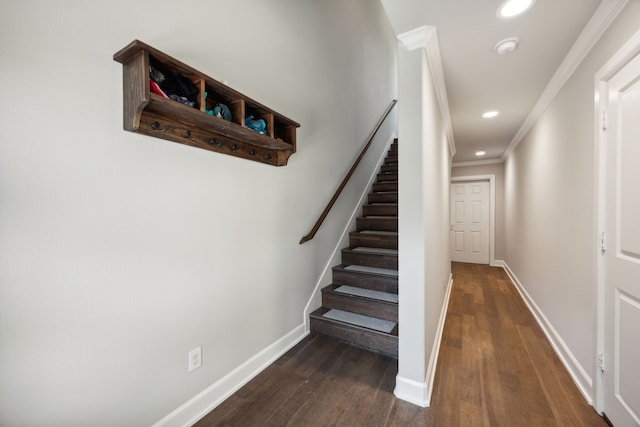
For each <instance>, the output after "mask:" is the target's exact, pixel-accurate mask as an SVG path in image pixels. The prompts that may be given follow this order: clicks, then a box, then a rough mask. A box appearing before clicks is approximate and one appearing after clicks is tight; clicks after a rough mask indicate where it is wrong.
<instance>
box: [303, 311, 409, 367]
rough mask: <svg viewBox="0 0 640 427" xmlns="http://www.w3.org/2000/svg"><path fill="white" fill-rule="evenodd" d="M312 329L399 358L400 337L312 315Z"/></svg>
mask: <svg viewBox="0 0 640 427" xmlns="http://www.w3.org/2000/svg"><path fill="white" fill-rule="evenodd" d="M311 330H312V331H315V332H317V333H320V334H324V335H328V336H330V337H333V338H336V339H339V340H341V341H345V342H347V343H349V344H353V345H355V346H358V347H362V348H365V349H367V350H370V351H374V352H376V353H381V354H384V355H385V356H389V357H393V358H395V359H397V358H398V337H394V336H389V335H384V334H380V333H377V332H375V331H370V330H367V329H365V328H358V327H357V326H351V325H347V324H342V323H337V322H332V321H330V320H325V319H322V318H316V317H311Z"/></svg>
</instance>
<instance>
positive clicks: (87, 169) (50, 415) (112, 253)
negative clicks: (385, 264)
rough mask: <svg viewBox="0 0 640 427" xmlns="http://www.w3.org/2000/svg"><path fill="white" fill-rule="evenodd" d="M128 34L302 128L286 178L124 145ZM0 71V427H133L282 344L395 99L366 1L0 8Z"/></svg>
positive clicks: (155, 146)
mask: <svg viewBox="0 0 640 427" xmlns="http://www.w3.org/2000/svg"><path fill="white" fill-rule="evenodd" d="M136 38H137V39H140V40H142V41H144V42H146V43H148V44H150V45H152V46H154V47H156V48H158V49H160V50H162V51H164V52H165V53H167V54H169V55H171V56H174V57H175V58H177V59H179V60H181V61H183V62H185V63H187V64H189V65H191V66H193V67H194V68H196V69H199V70H200V71H202V72H205V73H206V74H209V75H211V76H212V77H214V78H218V79H220V80H228V82H229V84H230V86H232V87H234V88H235V89H237V90H239V91H241V92H243V93H245V94H246V95H248V96H250V97H252V98H254V99H256V100H258V101H260V102H262V103H264V104H265V105H268V106H270V107H272V108H273V109H275V110H276V111H279V112H281V113H283V114H285V115H287V116H289V117H291V118H292V119H294V120H296V121H298V122H299V123H301V125H302V127H301V128H300V129H299V132H298V152H297V153H296V154H294V155H293V156H292V157H291V158H290V159H289V165H288V166H286V167H284V168H274V167H271V166H267V165H263V164H259V163H255V162H250V161H246V160H242V159H237V158H234V157H230V156H224V155H221V154H216V153H212V152H208V151H204V150H198V149H195V148H191V147H188V146H184V145H180V144H175V143H172V142H168V141H164V140H160V139H155V138H150V137H145V136H141V135H137V134H133V133H128V132H125V131H123V130H122V66H121V65H120V64H118V63H116V62H114V61H113V60H112V55H113V53H115V52H116V51H118V50H119V49H121V48H122V47H124V46H125V45H126V44H128V43H129V42H130V41H131V40H133V39H136ZM0 58H2V66H1V67H0V93H2V98H1V99H2V100H1V101H0V117H2V119H1V120H0V236H1V238H0V378H1V379H2V380H1V381H0V424H2V425H48V426H55V425H61V426H74V425H83V426H86V425H100V424H102V425H112V426H116V425H117V426H128V425H149V424H152V423H154V422H156V421H158V420H160V419H161V418H163V417H164V416H166V415H167V414H169V413H170V412H171V411H173V410H174V409H175V408H177V407H179V406H180V405H182V404H183V403H184V402H186V401H188V400H189V399H190V398H192V397H193V396H195V395H196V394H197V393H199V392H201V391H202V390H204V389H206V388H207V387H208V386H210V385H212V384H214V383H216V382H217V381H218V380H220V379H221V378H223V377H224V376H225V375H226V374H227V373H229V372H230V371H232V370H233V369H234V368H236V367H238V366H240V365H241V364H243V363H244V362H245V361H247V360H248V359H250V358H251V357H253V356H255V355H256V354H258V353H259V352H260V351H261V350H262V349H265V348H266V347H267V346H269V345H270V344H272V343H274V342H276V341H277V340H279V339H280V338H282V337H283V336H285V335H286V334H288V333H290V332H292V331H297V330H300V329H299V328H300V325H301V324H302V323H303V310H304V307H305V305H306V303H307V300H308V299H309V297H310V296H311V293H312V291H313V288H314V286H315V285H316V282H317V281H318V278H319V277H320V275H321V273H322V271H323V268H324V267H325V264H326V262H327V259H328V257H329V256H330V255H331V252H332V250H333V247H334V245H335V244H336V241H337V239H338V238H339V237H340V234H341V233H342V231H343V228H344V226H345V221H346V220H347V217H348V215H350V214H351V212H352V210H353V203H354V201H355V200H356V199H357V198H358V197H359V196H360V194H361V192H362V190H363V188H362V187H363V186H364V185H366V181H367V179H368V177H369V174H370V171H363V172H359V174H358V175H357V176H356V177H355V182H354V183H352V184H350V185H349V187H347V190H346V192H345V193H344V195H343V197H342V198H341V199H340V201H339V202H338V204H337V205H336V208H335V211H334V212H333V213H332V214H331V215H330V216H329V219H328V221H327V223H326V224H325V225H324V226H323V228H322V229H321V230H320V232H319V233H318V235H317V237H316V239H315V240H313V241H311V242H309V243H306V244H305V245H303V246H300V245H298V241H299V239H300V238H301V237H302V235H304V234H305V233H306V232H307V231H308V230H309V229H310V227H311V225H312V224H313V221H315V218H316V217H317V215H318V214H319V213H320V211H321V210H322V208H323V206H324V204H325V203H326V201H327V200H328V199H329V197H330V196H331V194H332V192H333V191H334V189H335V188H336V186H337V184H338V183H339V182H340V180H341V179H342V176H343V175H344V171H345V170H346V169H347V168H348V167H349V166H350V164H351V163H352V161H353V159H354V158H355V156H356V155H357V153H358V151H359V149H360V147H361V146H362V144H363V143H364V141H365V138H366V136H367V135H368V134H369V132H370V131H371V128H372V127H373V125H374V124H375V123H376V122H377V120H378V119H379V117H380V115H381V114H382V112H383V111H384V110H385V108H386V107H387V105H388V104H389V102H390V101H391V100H392V99H393V98H395V97H396V40H395V37H394V35H393V33H392V31H391V29H390V26H389V24H388V21H387V18H386V15H385V14H384V11H383V9H382V6H381V5H380V4H379V3H378V2H369V1H366V0H352V1H349V2H343V1H340V0H327V1H322V2H317V1H312V0H282V1H263V0H243V1H220V0H214V1H204V0H194V1H190V2H188V3H176V2H169V1H166V0H156V1H148V0H144V1H135V2H132V1H124V0H114V1H110V2H77V1H71V0H66V1H57V2H41V1H33V0H25V1H20V2H3V5H2V14H0ZM389 138H391V135H390V134H389V135H386V137H384V138H382V139H381V140H385V141H386V140H388V139H389ZM197 346H202V349H203V366H202V368H200V369H199V370H197V371H194V372H193V373H191V374H189V373H187V353H188V351H189V350H191V349H192V348H195V347H197Z"/></svg>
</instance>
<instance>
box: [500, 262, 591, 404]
mask: <svg viewBox="0 0 640 427" xmlns="http://www.w3.org/2000/svg"><path fill="white" fill-rule="evenodd" d="M502 267H503V268H504V271H505V272H506V273H507V275H508V276H509V278H510V279H511V281H512V282H513V284H514V285H515V287H516V289H517V290H518V292H519V293H520V295H521V296H522V299H523V300H524V302H525V304H527V307H528V308H529V311H531V313H533V317H535V318H536V320H537V322H538V324H539V325H540V327H541V328H542V331H543V332H544V334H545V335H546V336H547V339H548V340H549V342H550V343H551V346H552V347H553V349H554V351H555V352H556V354H557V355H558V357H559V358H560V360H561V361H562V364H563V365H564V367H565V368H566V369H567V371H568V372H569V375H570V376H571V378H572V379H573V382H574V383H575V384H576V386H578V389H579V390H580V393H582V396H584V398H585V400H586V401H587V402H588V403H589V405H591V406H593V382H592V380H591V377H590V376H589V374H588V373H587V372H586V371H585V370H584V368H583V367H582V365H581V364H580V363H579V362H578V360H577V359H576V357H575V356H574V355H573V353H572V352H571V350H570V349H569V347H568V346H567V344H566V343H565V342H564V340H563V339H562V337H561V336H560V334H559V333H558V331H556V330H555V328H554V327H553V325H552V324H551V322H549V319H547V317H546V316H545V315H544V313H543V312H542V310H540V307H538V305H537V304H536V303H535V301H534V300H533V299H532V298H531V296H530V295H529V294H528V293H527V291H526V290H525V288H524V286H522V283H520V281H519V280H518V278H517V277H516V275H515V274H514V273H513V271H511V269H510V268H509V266H508V265H507V263H504V265H503V266H502Z"/></svg>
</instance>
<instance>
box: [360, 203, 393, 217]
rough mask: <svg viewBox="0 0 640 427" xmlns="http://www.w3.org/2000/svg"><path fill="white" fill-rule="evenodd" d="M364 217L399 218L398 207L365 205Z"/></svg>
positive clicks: (363, 208) (363, 209)
mask: <svg viewBox="0 0 640 427" xmlns="http://www.w3.org/2000/svg"><path fill="white" fill-rule="evenodd" d="M362 216H398V206H397V205H395V206H394V205H391V204H389V205H364V206H363V207H362Z"/></svg>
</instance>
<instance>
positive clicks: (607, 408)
mask: <svg viewBox="0 0 640 427" xmlns="http://www.w3.org/2000/svg"><path fill="white" fill-rule="evenodd" d="M608 97H609V99H608V104H607V114H608V118H609V120H608V122H609V129H608V130H607V136H606V138H607V142H606V147H607V148H606V174H605V177H606V187H605V192H606V202H605V203H606V214H605V216H606V220H605V222H606V236H608V240H609V242H608V246H609V247H610V248H611V250H608V251H606V252H605V255H604V297H605V300H604V334H605V335H604V341H605V358H606V361H607V363H606V365H605V370H604V374H603V384H604V408H603V409H604V412H605V414H606V415H607V417H608V418H609V419H610V420H611V422H612V423H613V424H614V425H615V426H616V427H622V426H638V425H640V365H639V364H638V361H639V360H640V339H639V338H640V335H639V333H638V325H640V225H639V224H638V222H639V221H640V191H638V183H640V167H639V165H640V120H638V117H639V116H640V57H639V56H636V57H635V58H634V59H633V60H631V61H630V62H629V63H627V65H625V66H624V67H623V68H621V69H620V70H619V71H618V72H617V73H616V74H615V75H614V76H613V77H612V78H611V80H610V81H609V93H608Z"/></svg>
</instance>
